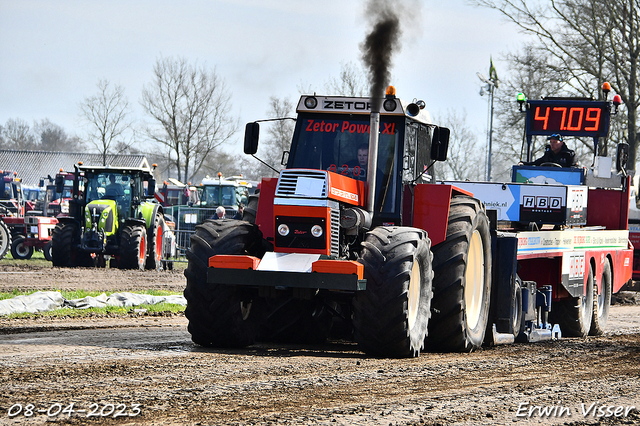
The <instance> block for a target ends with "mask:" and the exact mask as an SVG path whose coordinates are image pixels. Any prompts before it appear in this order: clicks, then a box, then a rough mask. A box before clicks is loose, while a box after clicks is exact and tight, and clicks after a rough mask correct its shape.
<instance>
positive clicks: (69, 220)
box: [56, 215, 84, 228]
mask: <svg viewBox="0 0 640 426" xmlns="http://www.w3.org/2000/svg"><path fill="white" fill-rule="evenodd" d="M56 219H58V223H60V224H64V225H67V224H69V223H74V224H76V225H77V226H78V228H80V226H81V225H82V223H81V222H80V221H79V220H78V219H76V218H75V217H71V216H60V217H57V218H56ZM82 219H83V220H84V215H83V216H82Z"/></svg>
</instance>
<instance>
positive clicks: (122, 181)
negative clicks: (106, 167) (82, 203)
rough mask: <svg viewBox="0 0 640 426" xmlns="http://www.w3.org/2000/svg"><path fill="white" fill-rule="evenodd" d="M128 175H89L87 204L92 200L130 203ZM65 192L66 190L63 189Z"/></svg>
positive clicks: (111, 173) (129, 178)
mask: <svg viewBox="0 0 640 426" xmlns="http://www.w3.org/2000/svg"><path fill="white" fill-rule="evenodd" d="M132 182H133V180H132V179H131V177H130V176H129V175H128V174H123V173H117V172H102V173H96V174H91V175H89V176H88V177H87V180H86V185H85V187H86V189H87V203H90V202H91V201H94V200H101V199H107V200H115V201H117V202H118V204H129V203H131V192H132V187H131V183H132ZM65 190H66V188H65Z"/></svg>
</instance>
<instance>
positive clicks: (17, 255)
mask: <svg viewBox="0 0 640 426" xmlns="http://www.w3.org/2000/svg"><path fill="white" fill-rule="evenodd" d="M24 242H25V237H24V235H19V236H17V237H16V238H15V239H14V240H13V243H11V256H13V258H14V259H18V260H28V259H31V256H33V246H26V245H25V244H24Z"/></svg>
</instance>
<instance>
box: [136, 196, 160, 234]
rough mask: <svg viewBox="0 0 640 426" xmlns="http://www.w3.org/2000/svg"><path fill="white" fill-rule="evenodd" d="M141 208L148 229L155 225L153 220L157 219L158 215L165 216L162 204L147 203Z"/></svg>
mask: <svg viewBox="0 0 640 426" xmlns="http://www.w3.org/2000/svg"><path fill="white" fill-rule="evenodd" d="M140 207H141V208H142V217H143V218H144V221H145V226H146V228H147V229H149V227H150V226H151V224H152V223H153V218H154V217H156V214H158V213H160V215H163V216H164V211H163V209H162V206H161V205H160V204H157V203H149V202H145V203H142V205H141V206H140Z"/></svg>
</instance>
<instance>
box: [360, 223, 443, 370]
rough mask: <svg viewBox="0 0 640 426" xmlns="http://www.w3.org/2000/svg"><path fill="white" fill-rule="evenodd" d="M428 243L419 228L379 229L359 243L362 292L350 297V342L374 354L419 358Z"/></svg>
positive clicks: (428, 294)
mask: <svg viewBox="0 0 640 426" xmlns="http://www.w3.org/2000/svg"><path fill="white" fill-rule="evenodd" d="M430 246H431V241H430V240H429V237H428V236H427V233H426V232H425V231H423V230H421V229H416V228H410V227H378V228H374V229H373V230H372V231H370V232H368V233H367V235H366V237H365V240H364V241H363V243H362V247H363V249H362V252H361V255H360V259H359V260H358V261H359V262H360V263H362V264H363V265H364V276H365V278H366V279H367V288H366V290H364V291H359V292H357V293H356V296H355V298H354V299H353V330H354V338H355V340H356V342H357V343H358V345H359V346H360V348H361V349H362V350H363V351H365V352H366V353H368V354H370V355H374V356H383V357H393V358H406V357H415V356H418V355H419V354H420V351H421V350H422V349H423V347H424V340H425V337H426V335H427V329H428V324H429V317H430V313H431V298H432V289H431V285H432V278H433V271H432V269H431V262H432V258H433V255H432V254H431V250H430Z"/></svg>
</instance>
